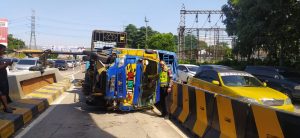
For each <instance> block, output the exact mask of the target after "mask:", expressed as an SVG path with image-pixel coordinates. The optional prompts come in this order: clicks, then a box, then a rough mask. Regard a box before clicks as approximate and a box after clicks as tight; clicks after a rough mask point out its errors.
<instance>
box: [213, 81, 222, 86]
mask: <svg viewBox="0 0 300 138" xmlns="http://www.w3.org/2000/svg"><path fill="white" fill-rule="evenodd" d="M212 84H215V85H218V86H220V82H219V81H216V80H213V81H212Z"/></svg>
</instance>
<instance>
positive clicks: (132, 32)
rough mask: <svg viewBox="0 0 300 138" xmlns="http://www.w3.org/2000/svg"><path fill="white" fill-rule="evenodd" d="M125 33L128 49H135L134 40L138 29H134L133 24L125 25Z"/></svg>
mask: <svg viewBox="0 0 300 138" xmlns="http://www.w3.org/2000/svg"><path fill="white" fill-rule="evenodd" d="M125 32H126V33H127V44H128V47H130V48H137V44H136V38H137V33H138V29H137V28H136V26H135V25H133V24H129V25H127V26H126V28H125Z"/></svg>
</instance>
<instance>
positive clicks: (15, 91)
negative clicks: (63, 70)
mask: <svg viewBox="0 0 300 138" xmlns="http://www.w3.org/2000/svg"><path fill="white" fill-rule="evenodd" d="M62 80H63V76H62V75H61V74H60V73H59V71H58V69H54V68H50V69H46V70H45V72H44V73H43V74H41V72H40V71H26V70H24V71H14V72H12V71H11V72H9V73H8V81H9V94H10V97H11V98H12V99H13V100H19V99H22V98H24V97H25V96H26V95H27V94H30V93H31V92H33V91H35V90H37V89H39V88H41V87H43V86H46V85H49V84H52V83H55V82H59V81H62Z"/></svg>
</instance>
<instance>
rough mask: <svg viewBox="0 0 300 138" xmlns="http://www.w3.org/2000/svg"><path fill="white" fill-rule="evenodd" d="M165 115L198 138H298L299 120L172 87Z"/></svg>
mask: <svg viewBox="0 0 300 138" xmlns="http://www.w3.org/2000/svg"><path fill="white" fill-rule="evenodd" d="M169 112H170V114H171V116H172V117H173V118H175V119H177V120H178V121H179V122H180V123H182V124H183V126H184V127H186V128H188V129H189V130H190V131H192V132H193V133H194V134H196V135H197V136H199V137H208V138H211V137H250V138H255V137H268V138H282V137H288V138H290V137H299V136H300V116H299V115H297V114H294V113H290V112H285V111H281V110H277V109H274V108H270V107H267V106H264V105H259V104H250V103H245V102H242V101H239V100H236V99H233V98H230V97H227V96H223V95H219V94H214V93H211V92H207V91H204V90H202V89H199V88H196V87H194V86H189V85H186V84H180V83H174V85H173V88H172V92H171V93H170V98H169Z"/></svg>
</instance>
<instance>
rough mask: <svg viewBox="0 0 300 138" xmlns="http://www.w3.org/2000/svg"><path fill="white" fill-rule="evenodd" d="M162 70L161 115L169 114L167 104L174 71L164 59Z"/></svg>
mask: <svg viewBox="0 0 300 138" xmlns="http://www.w3.org/2000/svg"><path fill="white" fill-rule="evenodd" d="M159 63H160V67H161V72H160V74H159V78H160V106H161V116H162V117H168V116H167V113H168V112H167V106H166V98H167V96H168V94H169V93H170V92H171V86H172V77H173V76H172V72H171V70H170V69H169V68H168V66H167V65H166V63H165V62H164V61H160V62H159Z"/></svg>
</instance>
